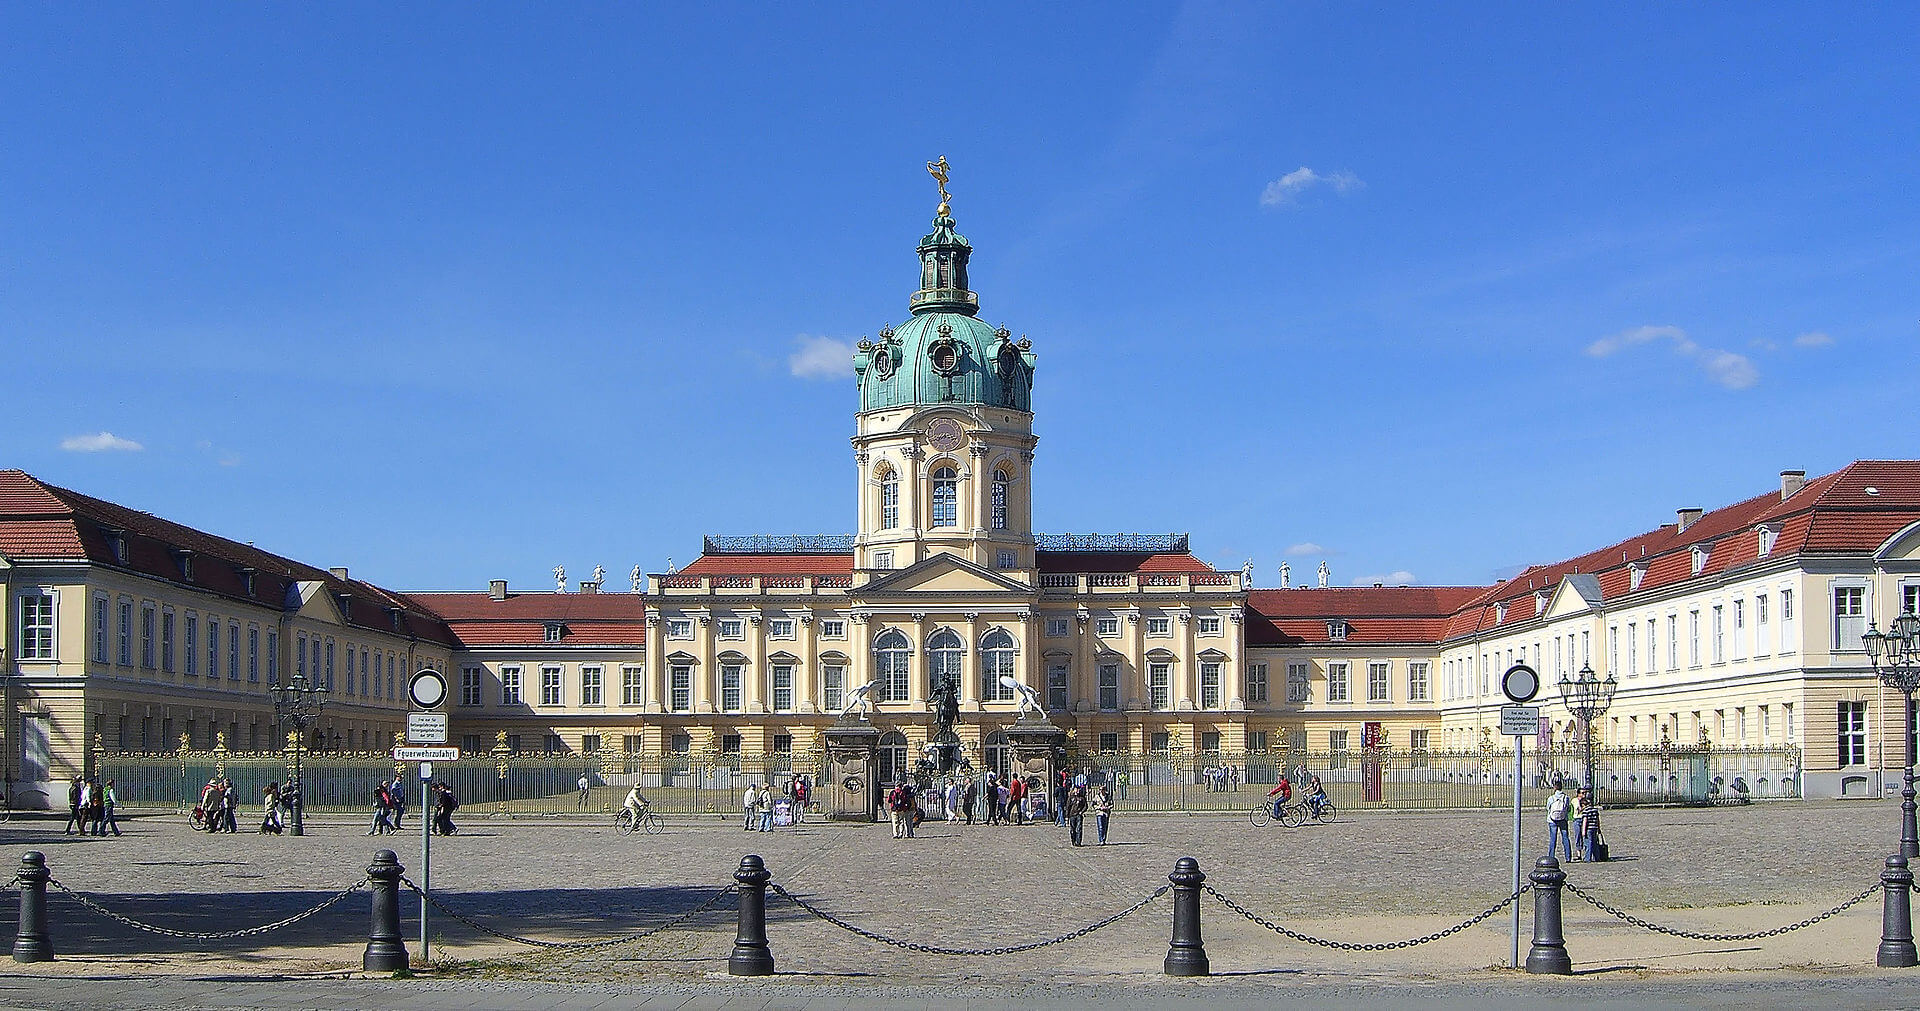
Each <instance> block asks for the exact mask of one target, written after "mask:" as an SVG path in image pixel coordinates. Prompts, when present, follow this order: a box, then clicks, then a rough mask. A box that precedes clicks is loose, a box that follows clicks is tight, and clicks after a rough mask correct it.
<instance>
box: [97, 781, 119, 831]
mask: <svg viewBox="0 0 1920 1011" xmlns="http://www.w3.org/2000/svg"><path fill="white" fill-rule="evenodd" d="M100 803H101V806H100V819H101V820H102V821H104V822H106V823H107V827H108V828H110V829H112V830H113V834H114V835H119V834H120V820H119V819H118V818H115V817H114V816H113V809H114V808H116V807H119V806H120V798H119V796H117V795H116V794H115V793H114V792H113V780H111V779H109V780H107V785H106V789H104V790H102V791H101V793H100ZM100 834H101V835H106V833H105V832H102V833H100Z"/></svg>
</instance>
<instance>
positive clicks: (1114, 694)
mask: <svg viewBox="0 0 1920 1011" xmlns="http://www.w3.org/2000/svg"><path fill="white" fill-rule="evenodd" d="M1119 710H1120V665H1119V664H1117V663H1103V664H1101V665H1100V711H1101V712H1106V713H1112V712H1118V711H1119Z"/></svg>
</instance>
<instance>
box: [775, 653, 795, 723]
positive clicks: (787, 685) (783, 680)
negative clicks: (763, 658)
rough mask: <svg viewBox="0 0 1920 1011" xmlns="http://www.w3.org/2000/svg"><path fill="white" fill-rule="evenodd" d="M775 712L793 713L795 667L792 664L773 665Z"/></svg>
mask: <svg viewBox="0 0 1920 1011" xmlns="http://www.w3.org/2000/svg"><path fill="white" fill-rule="evenodd" d="M773 711H774V712H776V713H790V712H793V665H792V664H790V663H777V664H774V665H773Z"/></svg>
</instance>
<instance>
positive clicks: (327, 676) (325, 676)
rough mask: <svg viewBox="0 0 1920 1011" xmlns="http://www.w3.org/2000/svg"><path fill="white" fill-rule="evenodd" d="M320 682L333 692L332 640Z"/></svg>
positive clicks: (516, 691)
mask: <svg viewBox="0 0 1920 1011" xmlns="http://www.w3.org/2000/svg"><path fill="white" fill-rule="evenodd" d="M208 673H212V672H211V671H209V672H208ZM320 681H321V684H323V685H325V686H326V689H327V690H328V691H332V690H333V640H332V639H328V640H327V663H326V670H324V671H322V672H321V675H320ZM519 698H520V694H519V690H518V686H515V691H514V700H515V701H518V700H519Z"/></svg>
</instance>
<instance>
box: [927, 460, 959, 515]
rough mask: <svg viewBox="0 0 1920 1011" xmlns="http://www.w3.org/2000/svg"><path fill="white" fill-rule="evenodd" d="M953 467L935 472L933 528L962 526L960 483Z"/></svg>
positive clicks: (942, 468)
mask: <svg viewBox="0 0 1920 1011" xmlns="http://www.w3.org/2000/svg"><path fill="white" fill-rule="evenodd" d="M958 478H959V475H958V474H955V473H954V470H953V468H952V467H941V468H940V469H938V470H936V471H934V472H933V523H932V525H933V526H936V527H952V526H959V525H960V511H959V510H960V482H959V480H958Z"/></svg>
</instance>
